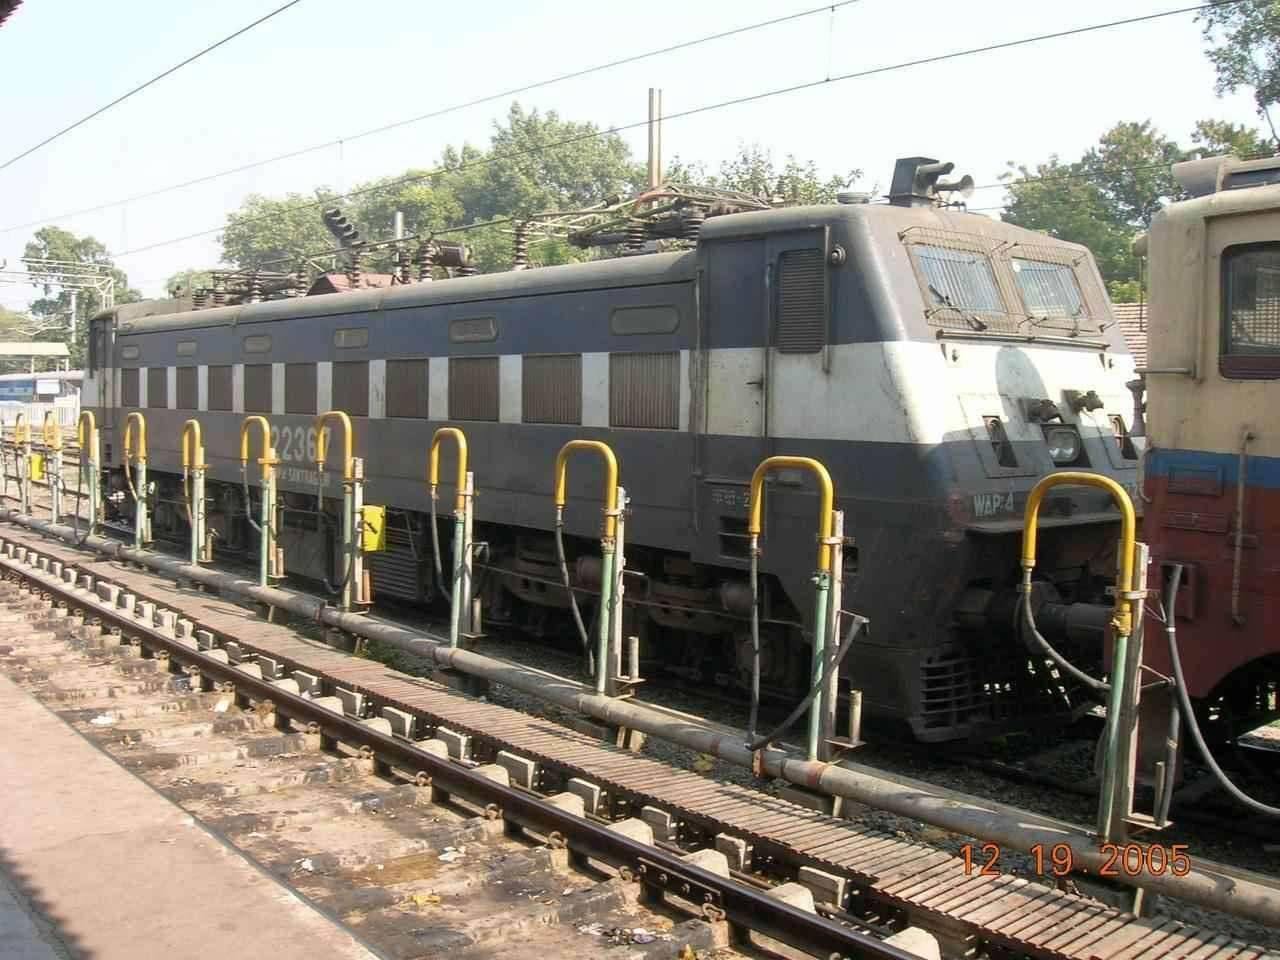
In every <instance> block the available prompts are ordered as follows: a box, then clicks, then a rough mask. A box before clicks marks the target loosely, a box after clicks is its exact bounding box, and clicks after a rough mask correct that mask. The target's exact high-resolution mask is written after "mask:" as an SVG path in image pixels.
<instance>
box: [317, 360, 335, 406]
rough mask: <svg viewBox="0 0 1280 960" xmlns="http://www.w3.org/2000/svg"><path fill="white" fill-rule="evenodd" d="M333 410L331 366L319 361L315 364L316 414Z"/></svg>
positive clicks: (329, 363)
mask: <svg viewBox="0 0 1280 960" xmlns="http://www.w3.org/2000/svg"><path fill="white" fill-rule="evenodd" d="M332 409H333V364H332V363H331V362H330V361H328V360H321V361H320V362H319V363H317V364H316V412H317V413H325V412H327V411H329V410H332Z"/></svg>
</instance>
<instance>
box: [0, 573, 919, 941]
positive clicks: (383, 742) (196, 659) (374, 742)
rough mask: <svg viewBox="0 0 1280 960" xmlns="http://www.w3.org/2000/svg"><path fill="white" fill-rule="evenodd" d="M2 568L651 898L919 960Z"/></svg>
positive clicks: (770, 930) (42, 577) (743, 924)
mask: <svg viewBox="0 0 1280 960" xmlns="http://www.w3.org/2000/svg"><path fill="white" fill-rule="evenodd" d="M33 553H34V551H33ZM0 566H3V567H4V568H5V569H7V570H9V571H10V572H12V573H14V574H17V575H18V576H21V577H22V578H24V579H25V580H27V581H28V582H30V583H32V584H35V585H38V586H39V588H40V589H41V590H42V591H45V592H48V593H49V594H51V595H56V596H57V597H58V598H60V599H62V600H63V602H65V603H66V604H67V605H68V607H69V608H81V609H85V610H91V611H92V612H93V614H94V615H95V616H97V617H99V618H101V620H102V621H104V622H105V623H108V624H109V625H112V626H116V627H119V628H120V630H121V632H122V634H123V635H125V636H130V637H132V636H137V637H145V638H146V639H145V641H144V643H145V645H146V646H148V647H151V648H152V649H153V650H164V651H165V652H167V653H168V655H169V658H170V661H171V662H173V661H177V662H181V663H184V664H186V665H189V666H192V667H195V668H196V669H197V670H199V672H200V674H201V675H202V676H205V677H209V678H210V679H212V680H216V681H219V682H222V683H227V684H230V685H231V686H233V687H234V688H235V692H236V694H237V695H238V696H243V697H245V698H246V699H248V700H250V701H253V702H259V703H262V702H270V703H271V704H272V706H273V707H274V710H275V712H276V714H277V715H280V716H284V717H287V718H288V719H289V720H290V721H292V722H295V723H303V724H306V725H307V727H308V728H309V729H311V730H314V731H318V732H319V733H320V734H321V736H323V737H328V738H330V739H332V740H334V741H339V742H341V743H344V744H347V745H349V746H355V747H358V748H360V750H361V751H362V753H364V754H365V755H366V756H371V757H372V758H373V759H375V761H378V762H381V763H384V764H387V765H389V766H392V767H395V768H396V769H398V770H399V771H401V772H402V773H404V774H407V775H409V776H410V777H415V776H417V777H418V780H417V782H419V783H422V784H428V783H429V784H430V785H431V786H432V787H433V788H437V789H439V790H441V791H443V792H444V793H448V794H457V795H458V796H461V797H463V798H464V799H466V800H468V801H470V802H472V803H476V804H480V805H482V806H484V807H485V808H486V810H488V809H490V808H491V807H496V808H497V811H498V814H499V816H500V817H501V818H502V819H503V820H504V821H506V822H509V823H514V824H515V825H517V826H519V827H520V828H523V829H529V830H533V831H535V832H537V833H539V834H542V835H544V836H548V837H551V836H553V835H555V834H559V836H561V837H563V838H564V843H565V845H566V846H567V847H568V848H569V850H570V851H571V852H572V853H574V854H575V855H578V856H582V857H589V858H591V859H594V860H600V861H603V862H605V863H608V864H610V865H611V866H613V867H615V868H616V869H618V870H619V871H620V872H621V873H622V875H623V876H624V878H630V879H634V880H636V881H638V882H639V883H640V884H641V885H642V886H644V887H646V888H647V889H648V890H649V891H651V892H654V893H664V892H670V893H674V894H675V895H676V896H680V897H682V898H692V899H691V901H690V902H692V903H693V904H694V905H695V906H700V907H703V909H704V910H706V908H708V907H709V908H711V911H710V912H711V913H713V914H716V913H719V912H723V916H724V918H725V919H726V920H728V921H729V923H730V924H733V925H735V926H738V927H740V928H742V929H747V930H751V931H754V932H757V933H760V934H763V935H764V936H767V937H772V938H774V939H776V940H779V941H782V942H784V943H787V944H789V945H791V946H794V947H797V948H798V949H801V950H804V951H806V952H808V953H812V954H814V955H816V956H830V955H832V954H836V955H838V956H841V957H849V958H867V960H919V958H918V957H917V956H916V955H915V954H913V953H909V952H907V951H905V950H902V949H901V948H899V947H895V946H893V945H892V944H887V943H884V942H882V941H879V940H877V939H875V938H874V937H871V936H868V935H867V934H864V933H860V932H858V931H856V930H852V929H850V928H848V927H845V926H844V925H842V924H840V923H837V922H835V921H833V920H829V919H827V918H826V917H823V916H821V915H819V914H816V913H809V912H808V911H806V910H802V909H800V908H799V907H794V906H792V905H791V904H789V903H786V902H784V901H782V900H779V899H777V898H775V897H771V896H769V895H768V894H767V893H765V892H764V891H762V890H760V889H758V888H756V887H754V886H752V885H750V884H745V883H743V882H741V881H738V880H734V879H732V878H728V877H722V876H720V875H718V874H715V873H712V872H710V871H708V870H704V869H702V868H701V867H698V866H695V865H694V864H692V863H690V862H688V861H686V860H684V859H682V858H681V857H680V856H678V855H676V854H673V853H671V852H669V851H667V850H665V849H663V848H661V847H658V846H651V845H649V844H646V843H642V842H640V841H638V840H633V839H631V838H630V837H627V836H624V835H623V834H621V833H618V832H616V831H614V830H610V829H609V827H608V826H607V825H605V824H600V823H596V822H593V821H591V820H588V819H587V818H585V817H580V816H577V815H576V814H573V813H570V812H569V811H567V810H562V809H560V808H559V807H556V806H553V805H552V804H550V803H548V802H546V801H545V800H543V799H541V798H539V797H537V796H535V795H533V794H530V793H526V792H524V791H522V790H518V789H516V788H514V787H510V786H504V785H503V784H501V783H498V782H496V781H493V780H490V779H489V778H488V777H486V776H484V775H483V774H480V773H476V772H475V771H474V770H471V769H468V768H466V767H464V766H461V765H458V764H455V763H453V762H452V761H451V760H448V759H445V758H443V757H439V756H436V755H434V754H431V753H427V752H426V751H425V750H422V749H420V748H418V747H417V746H415V745H414V744H413V743H411V742H409V741H407V740H402V739H398V738H396V737H393V736H391V735H390V734H386V733H383V732H381V731H380V730H378V729H376V728H374V727H371V726H368V725H366V724H364V723H363V722H361V721H360V720H358V719H354V718H351V717H348V716H346V715H345V714H340V713H336V712H335V711H333V710H331V709H329V708H327V707H325V706H322V705H320V704H319V703H317V702H316V701H314V700H310V699H307V698H305V697H303V696H302V695H301V694H296V693H293V692H291V691H289V690H288V689H285V688H283V687H279V686H276V685H275V684H274V683H273V682H272V681H270V680H267V679H264V678H260V677H255V676H254V675H253V674H252V673H247V672H245V671H243V670H241V669H239V668H238V667H237V666H235V665H233V664H230V663H224V662H222V661H221V660H218V659H215V658H214V657H211V656H209V655H207V654H206V653H204V652H201V651H200V650H198V649H196V648H194V647H192V646H190V645H188V643H184V642H183V641H182V640H179V639H177V638H176V637H170V636H168V635H167V634H166V633H165V632H163V631H161V630H159V629H157V628H156V627H155V626H154V625H149V624H146V623H143V622H140V621H139V620H138V619H137V618H136V617H134V616H132V615H130V614H129V613H127V612H125V611H123V610H121V609H113V608H112V607H110V606H108V605H107V604H106V603H104V602H102V601H101V600H100V599H99V598H98V597H97V596H95V595H92V594H86V593H85V592H84V591H83V590H80V591H77V588H75V587H72V586H71V585H70V584H67V583H64V582H60V581H58V580H57V579H56V578H55V577H53V576H52V575H51V574H48V573H46V572H44V571H41V570H38V569H32V568H31V567H30V566H29V565H27V564H25V563H23V562H22V561H19V560H17V559H15V558H10V557H3V556H0ZM104 579H109V578H104ZM424 777H425V779H424ZM495 819H496V818H495ZM672 880H676V881H679V882H680V883H689V884H690V887H689V889H688V890H682V889H680V888H679V887H674V888H673V889H668V886H667V885H668V882H669V881H672Z"/></svg>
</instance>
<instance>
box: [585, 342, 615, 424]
mask: <svg viewBox="0 0 1280 960" xmlns="http://www.w3.org/2000/svg"><path fill="white" fill-rule="evenodd" d="M582 425H583V426H584V427H607V426H608V425H609V354H607V353H584V354H583V355H582Z"/></svg>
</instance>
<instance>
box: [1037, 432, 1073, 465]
mask: <svg viewBox="0 0 1280 960" xmlns="http://www.w3.org/2000/svg"><path fill="white" fill-rule="evenodd" d="M1044 442H1045V444H1046V445H1047V446H1048V447H1049V458H1050V459H1051V460H1052V461H1053V462H1054V463H1056V464H1058V466H1065V465H1067V464H1069V463H1075V462H1076V461H1077V460H1079V459H1080V434H1079V433H1077V432H1076V428H1075V427H1049V426H1046V427H1045V428H1044Z"/></svg>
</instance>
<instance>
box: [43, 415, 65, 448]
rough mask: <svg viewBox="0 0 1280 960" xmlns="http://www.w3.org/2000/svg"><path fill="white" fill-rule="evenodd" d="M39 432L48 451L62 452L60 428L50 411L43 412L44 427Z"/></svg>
mask: <svg viewBox="0 0 1280 960" xmlns="http://www.w3.org/2000/svg"><path fill="white" fill-rule="evenodd" d="M40 432H41V433H42V434H43V438H44V445H45V446H46V447H47V448H48V449H50V450H57V451H59V452H60V451H61V450H62V426H61V424H59V423H58V418H57V417H55V416H54V415H53V411H52V410H46V411H45V412H44V425H43V426H42V427H41V430H40Z"/></svg>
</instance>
